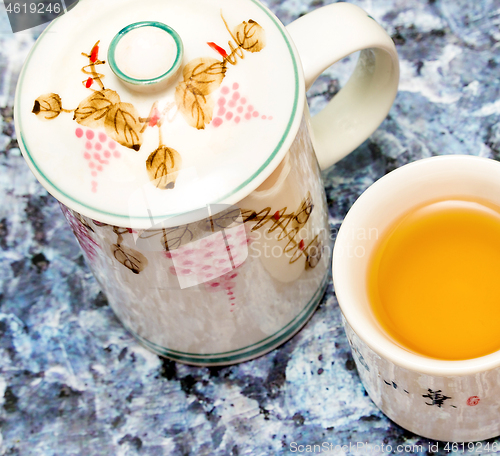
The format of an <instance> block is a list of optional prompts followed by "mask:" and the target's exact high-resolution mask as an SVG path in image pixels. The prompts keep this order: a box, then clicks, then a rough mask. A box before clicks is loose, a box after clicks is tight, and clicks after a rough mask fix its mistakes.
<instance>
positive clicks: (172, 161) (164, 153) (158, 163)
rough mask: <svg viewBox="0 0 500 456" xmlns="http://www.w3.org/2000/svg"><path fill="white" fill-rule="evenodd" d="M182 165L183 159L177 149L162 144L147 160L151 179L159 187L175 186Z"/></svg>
mask: <svg viewBox="0 0 500 456" xmlns="http://www.w3.org/2000/svg"><path fill="white" fill-rule="evenodd" d="M181 166H182V159H181V156H180V154H179V152H177V151H176V150H175V149H172V148H171V147H167V146H160V147H158V149H156V150H155V151H154V152H152V153H151V155H150V156H149V157H148V159H147V160H146V169H147V171H148V175H149V179H150V180H151V181H152V182H154V184H155V186H156V187H157V188H161V189H166V188H174V186H175V180H176V179H177V175H178V174H179V170H180V169H181Z"/></svg>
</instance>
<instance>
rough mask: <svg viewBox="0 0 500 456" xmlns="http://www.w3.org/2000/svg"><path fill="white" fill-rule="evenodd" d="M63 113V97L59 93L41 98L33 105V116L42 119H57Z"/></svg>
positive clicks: (48, 94)
mask: <svg viewBox="0 0 500 456" xmlns="http://www.w3.org/2000/svg"><path fill="white" fill-rule="evenodd" d="M61 111H62V102H61V97H60V96H59V95H57V93H47V94H45V95H41V96H39V97H38V98H37V99H36V100H35V104H34V105H33V110H32V111H31V112H32V113H33V114H36V115H37V116H41V117H42V119H46V120H51V119H55V118H56V117H57V116H58V115H59V114H60V113H61Z"/></svg>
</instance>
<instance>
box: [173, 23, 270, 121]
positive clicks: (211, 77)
mask: <svg viewBox="0 0 500 456" xmlns="http://www.w3.org/2000/svg"><path fill="white" fill-rule="evenodd" d="M222 20H223V21H224V24H225V25H226V28H227V30H228V31H229V33H230V35H231V37H232V38H233V40H234V43H233V42H231V41H230V42H229V47H230V48H231V53H230V54H227V55H226V53H225V50H224V49H222V48H220V46H217V45H216V44H215V43H213V42H209V43H208V44H209V46H210V47H211V48H212V49H216V50H218V52H219V54H221V55H225V57H224V58H223V59H222V61H220V60H217V59H214V58H211V57H198V58H196V59H193V60H191V61H190V62H188V64H187V65H186V66H185V67H184V70H183V73H182V75H183V81H182V82H180V83H179V84H178V86H177V88H176V90H175V102H176V103H177V107H178V109H179V111H180V112H181V113H182V115H183V116H184V118H185V119H186V122H187V123H188V124H189V125H191V126H192V127H195V128H197V129H198V130H201V129H204V128H205V125H207V124H209V123H210V122H211V121H212V116H213V107H214V102H213V101H212V99H211V97H210V94H211V93H212V92H214V91H215V90H217V89H218V88H219V87H220V85H221V84H222V81H223V79H224V77H225V75H226V70H227V64H228V63H230V64H231V65H236V63H237V62H238V57H239V58H244V52H243V50H245V51H248V52H260V51H261V50H262V49H264V47H265V33H264V29H263V28H262V27H261V26H260V25H259V24H258V23H257V22H255V21H254V20H252V19H250V20H249V21H248V22H247V21H244V22H242V23H241V24H239V25H238V26H237V27H236V28H235V29H234V30H233V31H232V32H231V31H230V30H229V28H228V25H227V23H226V21H225V19H224V17H222Z"/></svg>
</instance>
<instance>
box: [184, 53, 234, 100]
mask: <svg viewBox="0 0 500 456" xmlns="http://www.w3.org/2000/svg"><path fill="white" fill-rule="evenodd" d="M182 74H183V77H184V82H186V83H187V84H188V86H189V87H193V88H196V89H197V90H198V91H199V93H201V94H203V95H208V94H209V93H212V92H213V91H214V90H216V89H218V88H219V87H220V85H221V84H222V80H223V79H224V76H225V74H226V64H225V63H224V62H221V61H220V60H217V59H214V58H212V57H199V58H196V59H193V60H191V61H190V62H189V63H188V64H187V65H186V66H185V67H184V70H183V72H182Z"/></svg>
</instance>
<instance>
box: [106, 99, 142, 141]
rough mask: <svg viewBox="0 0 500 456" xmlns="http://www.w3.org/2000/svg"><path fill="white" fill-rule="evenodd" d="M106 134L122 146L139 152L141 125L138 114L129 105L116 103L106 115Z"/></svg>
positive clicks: (132, 106)
mask: <svg viewBox="0 0 500 456" xmlns="http://www.w3.org/2000/svg"><path fill="white" fill-rule="evenodd" d="M104 126H105V128H106V133H107V134H108V136H109V137H110V138H112V139H114V140H115V141H116V142H118V143H120V144H121V145H122V146H125V147H128V148H130V149H134V150H139V149H140V148H141V144H142V133H141V129H142V124H141V122H140V121H139V113H138V112H137V110H136V109H135V108H134V105H132V104H130V103H117V104H115V105H113V106H112V107H111V108H110V109H109V110H108V112H107V113H106V119H105V121H104Z"/></svg>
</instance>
